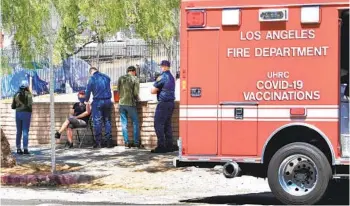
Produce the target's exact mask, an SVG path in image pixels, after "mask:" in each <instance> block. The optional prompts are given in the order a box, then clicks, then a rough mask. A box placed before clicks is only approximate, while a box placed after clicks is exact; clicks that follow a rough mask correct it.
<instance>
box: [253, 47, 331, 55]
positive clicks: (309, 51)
mask: <svg viewBox="0 0 350 206" xmlns="http://www.w3.org/2000/svg"><path fill="white" fill-rule="evenodd" d="M328 48H329V47H328V46H321V47H282V48H275V47H271V48H269V47H268V48H255V56H256V57H302V56H326V55H327V49H328Z"/></svg>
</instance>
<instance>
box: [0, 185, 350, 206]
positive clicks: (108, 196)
mask: <svg viewBox="0 0 350 206" xmlns="http://www.w3.org/2000/svg"><path fill="white" fill-rule="evenodd" d="M346 183H347V182H343V183H342V184H340V185H337V186H338V187H339V186H340V187H341V188H342V189H341V190H337V191H336V192H334V193H330V195H329V197H328V198H326V199H325V200H324V201H322V202H321V203H320V204H322V205H349V186H348V184H346ZM344 186H345V187H344ZM0 191H1V192H0V194H1V197H5V198H2V199H1V205H41V206H44V205H45V206H54V205H57V206H58V205H131V204H132V205H135V204H136V205H137V204H138V205H145V204H152V205H157V204H159V205H184V204H186V205H188V204H199V205H211V206H212V205H280V203H279V202H278V201H277V200H276V199H275V198H274V196H273V195H272V194H271V193H270V192H261V193H246V194H240V195H223V196H211V197H203V196H202V197H198V198H195V195H193V194H191V195H190V196H192V198H187V199H182V198H181V197H177V196H176V195H175V194H164V196H158V197H157V198H154V197H151V196H143V195H138V194H130V193H126V192H123V191H120V190H95V191H91V190H89V191H88V190H72V189H53V188H32V189H23V188H14V187H2V188H1V189H0ZM18 194H22V195H20V196H18ZM16 196H17V197H18V198H16ZM198 196H200V195H198Z"/></svg>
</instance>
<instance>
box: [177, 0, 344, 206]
mask: <svg viewBox="0 0 350 206" xmlns="http://www.w3.org/2000/svg"><path fill="white" fill-rule="evenodd" d="M180 47H181V72H180V79H181V86H180V90H181V91H180V94H181V98H180V138H179V141H178V145H179V148H180V149H179V156H178V157H177V158H175V159H174V166H176V167H186V166H198V167H208V168H209V167H214V166H216V165H223V174H224V175H225V177H227V178H233V177H236V176H240V175H250V176H255V177H262V178H266V177H267V179H268V183H269V185H270V188H271V190H272V192H273V194H274V195H275V196H276V198H277V199H279V200H280V201H281V202H282V203H284V204H314V203H316V202H318V201H319V200H320V199H321V198H322V197H323V196H324V194H325V193H326V191H327V188H328V185H329V182H330V181H331V180H332V179H334V178H348V177H349V157H350V145H349V144H350V136H349V97H348V96H349V94H348V92H345V93H344V89H345V88H346V87H347V85H348V84H349V81H348V79H349V76H348V72H349V2H348V1H347V0H307V1H306V0H265V1H258V0H182V2H181V46H180ZM347 91H348V90H347Z"/></svg>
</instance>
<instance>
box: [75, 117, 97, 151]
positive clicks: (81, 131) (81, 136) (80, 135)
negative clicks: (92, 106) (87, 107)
mask: <svg viewBox="0 0 350 206" xmlns="http://www.w3.org/2000/svg"><path fill="white" fill-rule="evenodd" d="M74 130H76V131H77V135H76V138H77V141H78V144H79V148H81V145H82V144H83V142H84V140H85V137H86V133H87V132H88V131H89V130H90V131H91V133H92V141H93V143H95V135H94V129H93V122H92V115H91V116H90V118H89V121H88V124H87V125H86V127H82V128H75V129H74Z"/></svg>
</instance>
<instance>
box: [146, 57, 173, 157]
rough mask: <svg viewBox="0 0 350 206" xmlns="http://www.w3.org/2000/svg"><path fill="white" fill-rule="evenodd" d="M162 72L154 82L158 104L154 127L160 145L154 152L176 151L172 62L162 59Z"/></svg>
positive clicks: (154, 91) (153, 89)
mask: <svg viewBox="0 0 350 206" xmlns="http://www.w3.org/2000/svg"><path fill="white" fill-rule="evenodd" d="M160 66H161V68H162V73H161V75H160V76H158V78H157V79H156V81H155V83H154V84H153V88H152V91H151V92H152V94H157V100H158V105H157V108H156V112H155V116H154V129H155V131H156V134H157V139H158V146H157V147H156V148H155V149H154V150H152V151H151V152H152V153H166V152H172V151H175V148H174V146H173V134H172V133H173V131H172V126H171V120H172V115H173V111H174V106H175V103H174V101H175V79H174V77H173V75H172V74H171V73H170V70H169V69H170V62H169V61H166V60H164V61H162V62H161V64H160Z"/></svg>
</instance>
